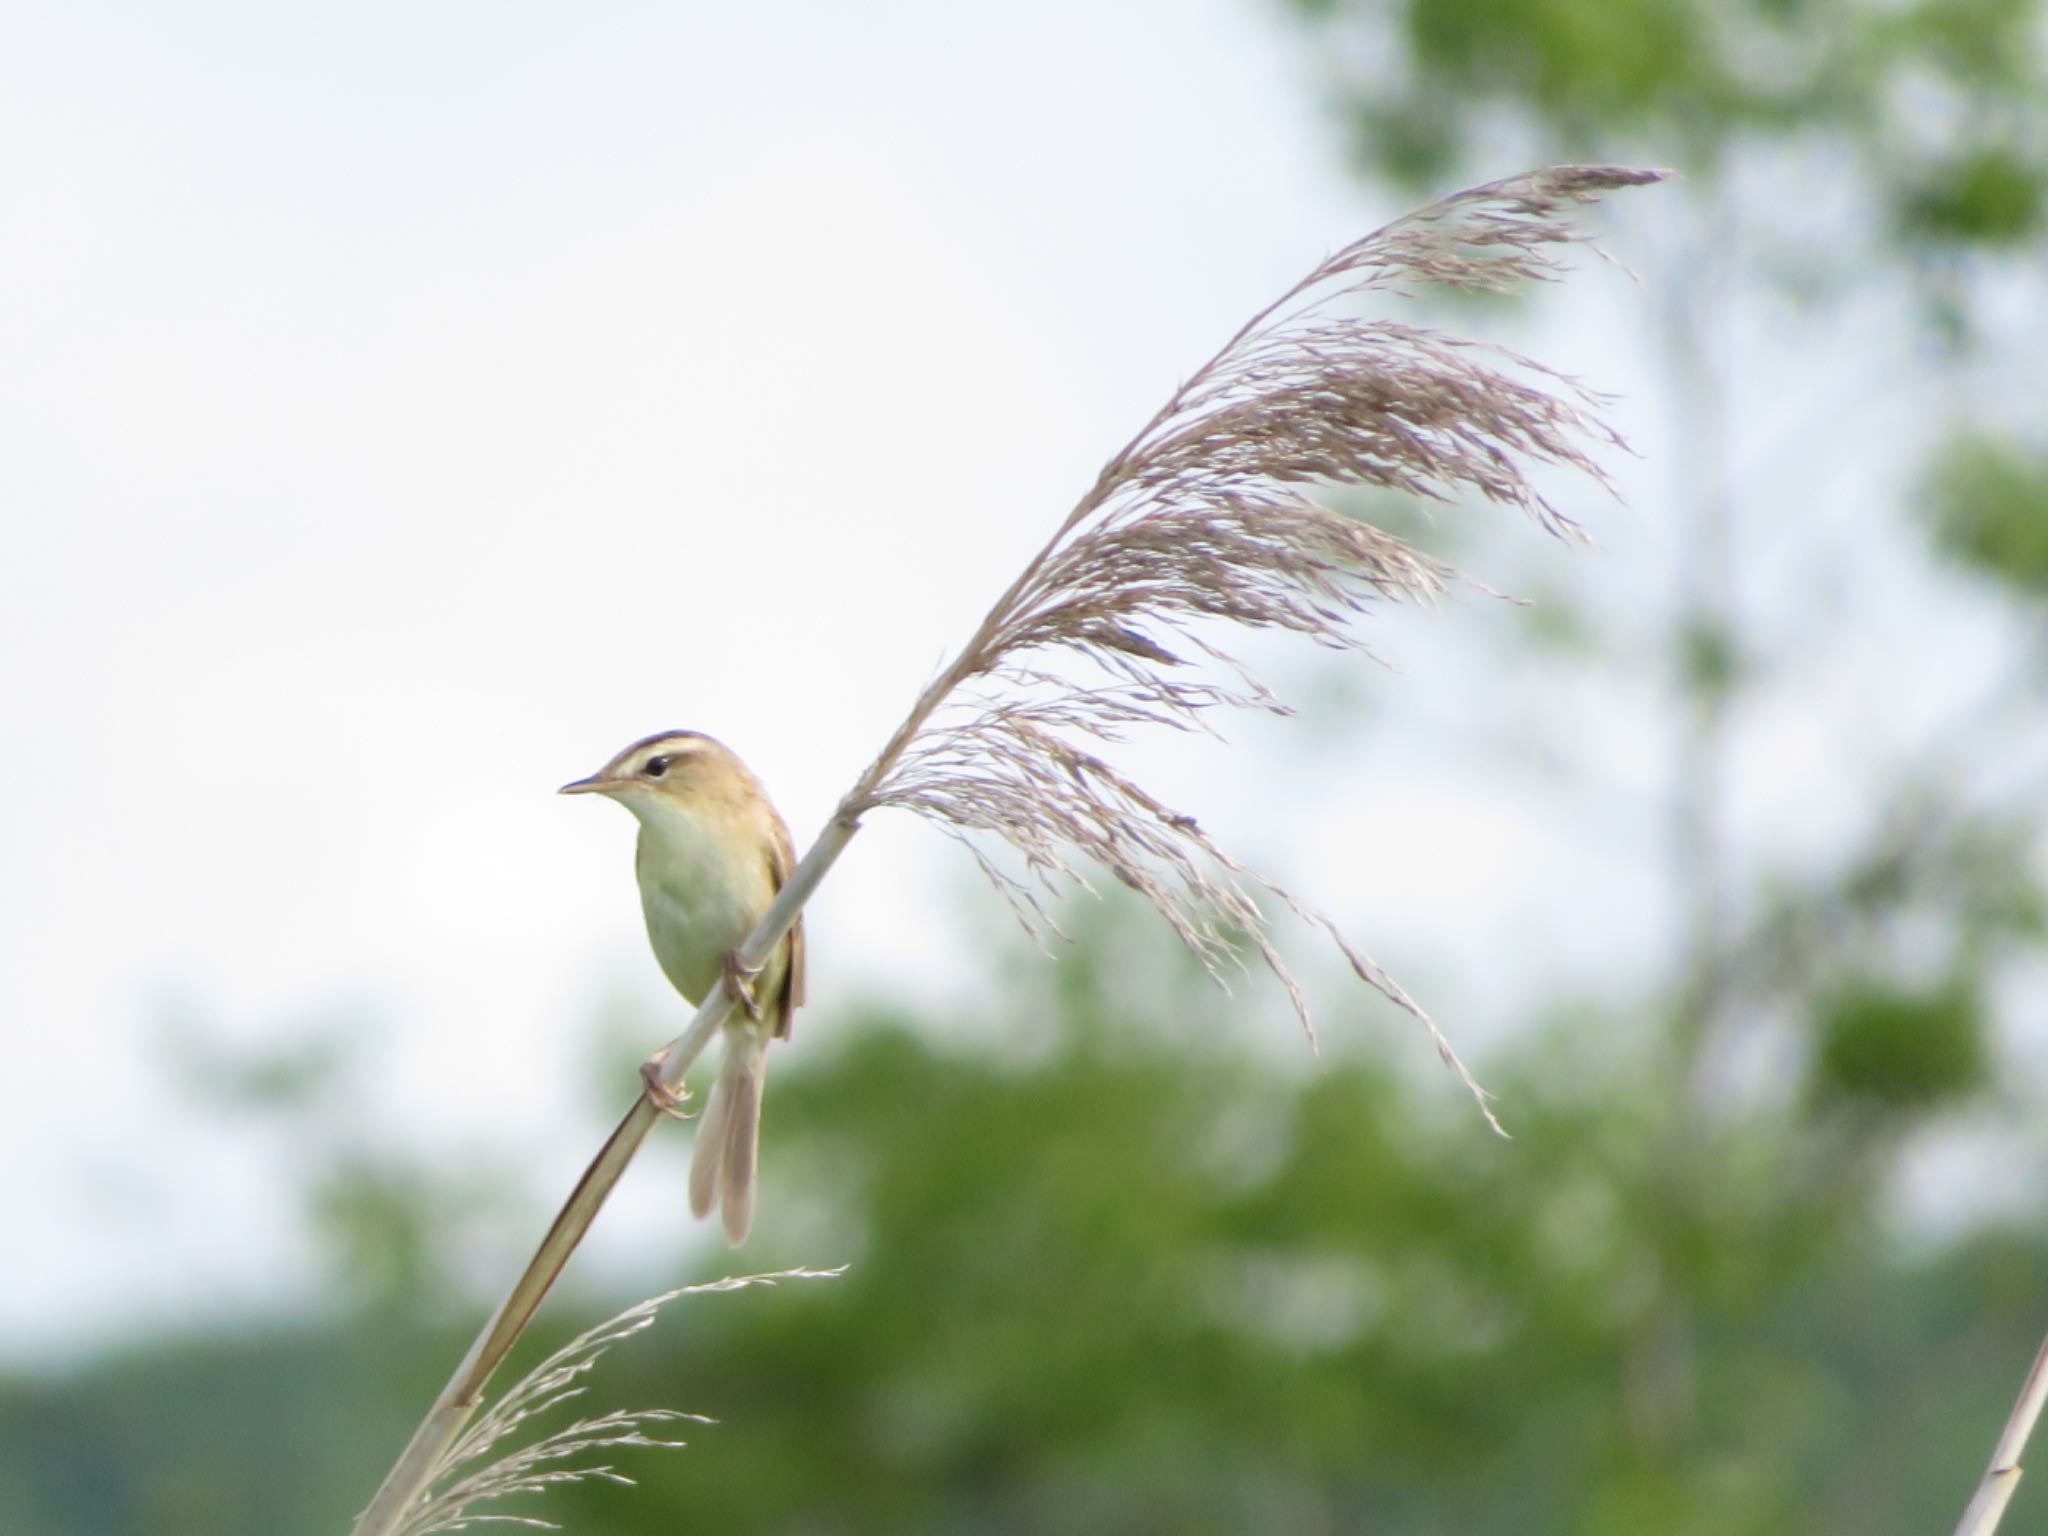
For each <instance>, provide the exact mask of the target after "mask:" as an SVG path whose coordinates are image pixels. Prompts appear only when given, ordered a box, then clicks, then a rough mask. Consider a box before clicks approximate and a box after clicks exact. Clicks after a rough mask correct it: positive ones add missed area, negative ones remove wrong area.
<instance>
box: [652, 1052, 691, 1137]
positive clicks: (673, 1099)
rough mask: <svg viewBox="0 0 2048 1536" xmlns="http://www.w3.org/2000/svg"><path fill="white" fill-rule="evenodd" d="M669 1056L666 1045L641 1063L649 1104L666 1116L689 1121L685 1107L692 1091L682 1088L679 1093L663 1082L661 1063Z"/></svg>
mask: <svg viewBox="0 0 2048 1536" xmlns="http://www.w3.org/2000/svg"><path fill="white" fill-rule="evenodd" d="M674 1043H675V1042H674V1041H670V1042H669V1044H670V1045H673V1044H674ZM667 1054H668V1046H666V1045H665V1046H663V1047H662V1048H661V1049H660V1050H658V1051H656V1052H655V1053H654V1054H653V1055H652V1056H650V1057H648V1058H647V1059H646V1060H645V1061H643V1062H641V1063H640V1081H641V1082H643V1083H645V1084H646V1085H647V1089H646V1092H647V1102H648V1103H650V1104H652V1105H653V1106H654V1107H655V1108H656V1109H658V1110H660V1111H661V1112H662V1113H663V1114H664V1115H674V1116H675V1117H676V1119H678V1120H688V1119H689V1118H690V1116H689V1115H688V1114H687V1113H686V1112H685V1111H684V1109H683V1105H684V1104H685V1103H687V1102H688V1101H689V1098H690V1090H689V1089H687V1088H682V1089H681V1090H680V1091H678V1089H676V1088H671V1087H669V1085H668V1084H667V1083H664V1082H663V1081H662V1080H661V1062H662V1058H663V1057H665V1056H666V1055H667Z"/></svg>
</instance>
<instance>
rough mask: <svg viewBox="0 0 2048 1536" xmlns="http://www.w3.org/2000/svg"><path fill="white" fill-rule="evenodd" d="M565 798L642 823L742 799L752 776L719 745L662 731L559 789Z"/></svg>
mask: <svg viewBox="0 0 2048 1536" xmlns="http://www.w3.org/2000/svg"><path fill="white" fill-rule="evenodd" d="M559 793H561V794H565V795H605V796H608V797H609V798H611V799H613V800H616V801H618V802H619V804H621V805H623V806H625V807H626V809H627V810H629V811H631V812H632V813H633V814H634V815H635V816H638V817H639V818H640V819H641V820H643V821H645V820H646V819H647V818H648V817H649V816H650V815H654V816H658V815H660V814H662V812H663V811H664V810H677V809H681V810H693V809H696V808H698V807H700V806H702V805H704V804H707V803H716V802H719V801H724V800H732V799H740V800H744V799H748V798H751V797H752V796H753V795H755V794H758V793H759V791H758V789H757V788H756V787H755V785H754V781H753V776H752V775H751V774H749V773H748V772H747V770H746V767H745V765H744V764H742V763H741V762H740V760H739V758H737V757H736V756H734V755H733V753H732V751H731V750H730V749H729V748H727V747H726V746H725V745H724V744H723V743H721V742H718V741H716V740H714V739H713V738H711V737H709V736H706V735H704V734H703V733H702V732H700V731H663V732H662V733H661V734H660V735H658V736H648V737H644V738H643V739H641V740H639V741H636V742H634V743H633V744H632V745H631V746H630V747H627V748H625V749H624V750H623V751H621V752H620V753H619V754H618V755H617V756H616V757H614V758H613V759H612V760H611V761H610V762H608V763H606V764H605V765H604V766H603V767H602V768H600V769H598V771H597V772H595V773H593V774H592V775H590V777H589V778H587V779H577V780H575V781H574V782H572V783H568V784H564V785H563V786H562V787H561V790H560V791H559Z"/></svg>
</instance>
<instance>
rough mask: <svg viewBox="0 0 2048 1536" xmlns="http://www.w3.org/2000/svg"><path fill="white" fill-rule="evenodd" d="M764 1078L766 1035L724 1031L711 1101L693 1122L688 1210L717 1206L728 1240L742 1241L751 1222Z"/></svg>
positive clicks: (702, 1212) (702, 1210) (704, 1213)
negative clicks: (694, 1141) (721, 1058)
mask: <svg viewBox="0 0 2048 1536" xmlns="http://www.w3.org/2000/svg"><path fill="white" fill-rule="evenodd" d="M767 1080H768V1041H767V1039H766V1037H765V1036H762V1035H759V1034H756V1033H754V1032H752V1031H748V1032H746V1033H744V1034H743V1033H741V1032H738V1031H731V1032H728V1033H727V1035H726V1037H725V1061H724V1063H723V1065H721V1066H720V1067H719V1069H718V1082H717V1084H716V1086H714V1087H713V1088H712V1090H711V1102H710V1103H709V1104H708V1105H706V1106H705V1109H704V1115H703V1118H702V1119H700V1120H699V1121H698V1122H697V1145H696V1150H695V1151H694V1152H693V1153H692V1154H691V1158H690V1211H691V1214H692V1215H695V1216H699V1217H703V1216H708V1215H710V1214H711V1211H712V1208H713V1207H714V1206H715V1207H717V1208H718V1209H719V1211H720V1213H721V1215H722V1216H723V1217H724V1225H725V1237H726V1241H727V1242H729V1243H732V1244H734V1245H735V1246H737V1245H738V1244H739V1243H741V1242H743V1241H745V1239H746V1235H747V1229H748V1228H749V1227H751V1226H752V1225H753V1223H754V1163H755V1155H756V1149H757V1147H758V1146H759V1144H760V1136H761V1090H762V1089H763V1088H764V1087H765V1086H766V1084H767Z"/></svg>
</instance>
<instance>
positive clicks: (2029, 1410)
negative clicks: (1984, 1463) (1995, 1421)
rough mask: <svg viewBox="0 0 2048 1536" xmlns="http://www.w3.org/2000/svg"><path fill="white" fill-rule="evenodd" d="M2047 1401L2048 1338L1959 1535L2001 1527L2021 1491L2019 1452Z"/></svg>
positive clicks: (1986, 1535)
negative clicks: (2010, 1506) (2006, 1507)
mask: <svg viewBox="0 0 2048 1536" xmlns="http://www.w3.org/2000/svg"><path fill="white" fill-rule="evenodd" d="M2044 1402H2048V1339H2044V1340H2043V1341H2042V1343H2041V1349H2040V1352H2039V1353H2038V1354H2036V1355H2035V1356H2034V1365H2033V1369H2031V1370H2030V1371H2028V1372H2027V1379H2026V1382H2025V1384H2024V1385H2022V1386H2021V1388H2020V1395H2019V1400H2018V1401H2017V1402H2015V1403H2014V1404H2013V1405H2012V1412H2011V1413H2010V1414H2009V1415H2008V1416H2007V1417H2006V1421H2005V1432H2004V1433H2003V1434H2001V1435H2000V1436H1999V1437H1998V1446H1997V1449H1995V1450H1993V1451H1992V1453H1991V1465H1990V1466H1988V1467H1986V1468H1985V1469H1984V1479H1983V1481H1982V1482H1980V1483H1978V1484H1977V1491H1976V1492H1975V1493H1974V1494H1972V1495H1971V1496H1970V1503H1969V1506H1968V1507H1967V1508H1966V1509H1964V1511H1963V1519H1962V1523H1961V1524H1959V1525H1958V1526H1957V1527H1956V1536H1991V1533H1992V1532H1993V1531H1995V1530H1997V1529H1998V1522H1999V1521H2000V1520H2001V1519H2002V1518H2003V1517H2004V1515H2005V1506H2006V1505H2008V1504H2010V1503H2011V1502H2012V1496H2013V1494H2014V1493H2016V1492H2017V1491H2018V1490H2019V1486H2020V1477H2021V1475H2022V1471H2023V1469H2022V1468H2021V1466H2020V1452H2022V1451H2023V1450H2025V1449H2026V1448H2027V1437H2028V1436H2029V1435H2031V1434H2033V1432H2034V1420H2036V1419H2038V1418H2039V1417H2040V1416H2041V1405H2042V1403H2044Z"/></svg>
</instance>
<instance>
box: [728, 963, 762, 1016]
mask: <svg viewBox="0 0 2048 1536" xmlns="http://www.w3.org/2000/svg"><path fill="white" fill-rule="evenodd" d="M762 969H763V967H761V966H758V965H742V964H740V952H739V951H738V950H736V949H735V950H732V951H731V952H729V953H728V954H727V955H726V957H725V990H726V991H728V992H730V993H731V994H732V995H733V1000H734V1001H735V1002H737V1003H738V1004H739V1005H740V1007H741V1008H742V1009H744V1010H745V1011H746V1015H747V1017H748V1018H750V1019H752V1020H753V1021H754V1022H755V1023H756V1024H758V1023H760V1022H761V1003H760V1000H759V999H758V998H756V997H755V996H754V978H755V977H756V976H758V975H760V974H761V971H762Z"/></svg>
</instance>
